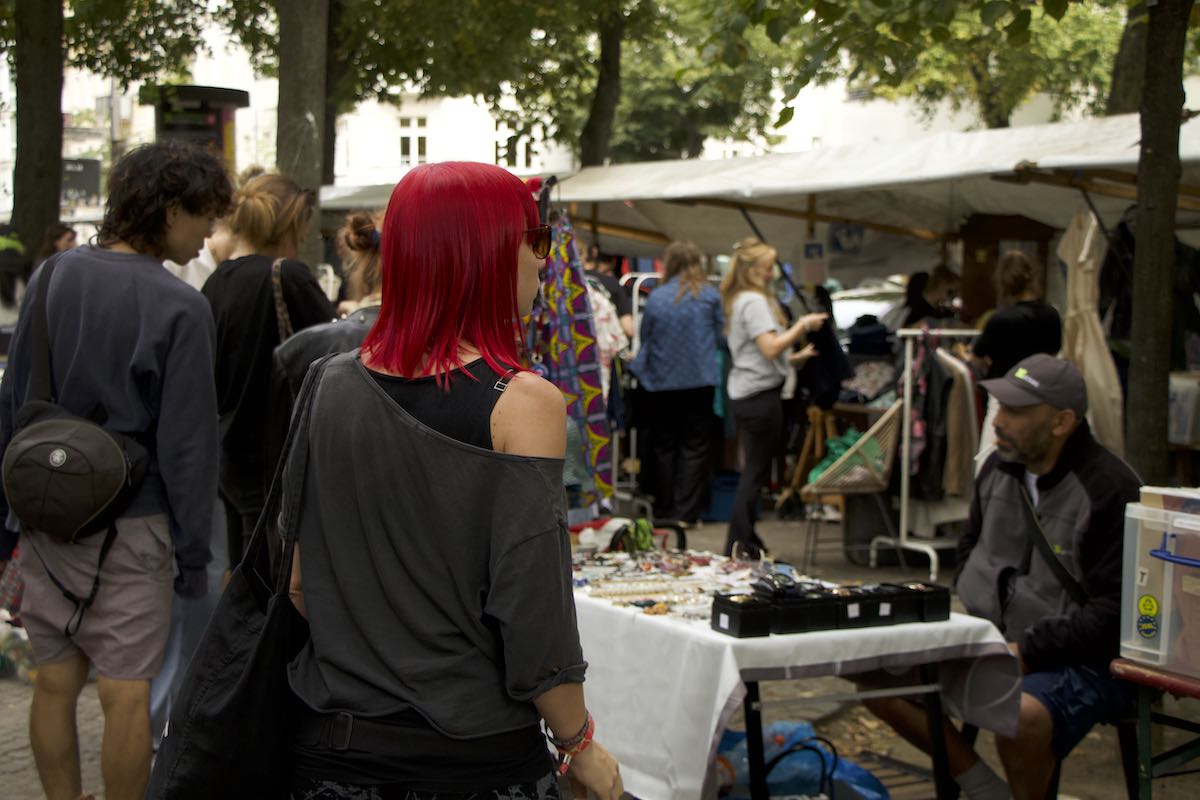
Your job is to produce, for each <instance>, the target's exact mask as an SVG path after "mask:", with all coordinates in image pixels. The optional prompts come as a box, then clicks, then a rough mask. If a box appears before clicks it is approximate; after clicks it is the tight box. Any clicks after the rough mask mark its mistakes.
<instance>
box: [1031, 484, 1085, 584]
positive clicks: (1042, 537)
mask: <svg viewBox="0 0 1200 800" xmlns="http://www.w3.org/2000/svg"><path fill="white" fill-rule="evenodd" d="M1020 490H1021V498H1022V499H1023V500H1024V501H1025V503H1024V505H1025V510H1026V511H1027V512H1029V519H1030V520H1031V521H1032V522H1033V527H1032V528H1026V529H1025V533H1026V534H1027V535H1028V536H1029V539H1030V541H1032V542H1033V545H1034V548H1035V549H1036V550H1037V551H1038V555H1040V556H1041V557H1042V559H1043V560H1044V561H1045V562H1046V564H1047V565H1048V566H1049V567H1050V571H1051V572H1053V573H1054V577H1056V578H1058V582H1059V583H1061V584H1062V587H1063V588H1064V589H1066V590H1067V594H1069V595H1071V599H1072V600H1074V601H1075V603H1076V605H1080V606H1082V605H1083V604H1084V603H1086V602H1087V601H1088V593H1087V590H1086V589H1084V588H1083V586H1081V585H1080V583H1079V581H1077V580H1076V579H1075V576H1074V575H1072V574H1071V572H1070V570H1068V569H1067V568H1066V567H1065V566H1063V563H1062V561H1060V560H1059V558H1058V556H1057V555H1056V554H1055V552H1054V549H1053V548H1052V547H1051V546H1050V542H1049V541H1047V540H1046V532H1045V531H1043V530H1042V523H1041V522H1040V521H1038V516H1037V510H1036V509H1034V507H1033V500H1031V499H1030V498H1029V492H1027V491H1025V487H1024V486H1021V487H1020Z"/></svg>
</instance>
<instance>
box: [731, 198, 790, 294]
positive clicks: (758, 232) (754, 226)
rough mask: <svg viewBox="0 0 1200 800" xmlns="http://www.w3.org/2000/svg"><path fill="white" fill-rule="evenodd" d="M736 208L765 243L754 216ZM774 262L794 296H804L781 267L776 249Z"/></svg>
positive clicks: (765, 241) (765, 239)
mask: <svg viewBox="0 0 1200 800" xmlns="http://www.w3.org/2000/svg"><path fill="white" fill-rule="evenodd" d="M738 210H739V211H741V212H742V216H743V217H745V218H746V224H747V225H749V226H750V230H752V231H754V235H755V236H757V237H758V240H759V241H760V242H762V243H763V244H767V237H765V236H763V233H762V231H761V230H759V228H758V225H756V224H755V222H754V217H752V216H750V212H749V211H747V210H746V209H744V208H740V207H739V208H738ZM775 264H776V266H778V267H779V274H780V275H782V276H783V279H784V280H785V281H787V285H788V286H790V287H792V291H793V292H795V293H796V296H797V297H801V298H802V297H804V293H803V292H801V291H800V287H799V286H797V285H796V282H795V281H794V280H792V276H791V275H788V273H787V270H786V269H784V268H783V262H782V261H780V260H779V252H778V251H776V253H775Z"/></svg>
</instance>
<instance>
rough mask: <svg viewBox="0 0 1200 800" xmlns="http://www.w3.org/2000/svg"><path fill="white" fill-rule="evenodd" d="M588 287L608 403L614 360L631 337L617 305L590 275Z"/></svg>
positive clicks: (602, 382) (601, 373)
mask: <svg viewBox="0 0 1200 800" xmlns="http://www.w3.org/2000/svg"><path fill="white" fill-rule="evenodd" d="M587 287H588V303H590V304H591V307H592V321H593V322H594V324H595V326H596V351H597V352H598V353H599V355H600V378H601V389H602V390H603V392H604V402H605V403H607V402H608V399H609V393H610V390H611V384H612V373H613V361H614V360H615V359H616V357H617V354H618V353H620V352H621V351H622V350H624V349H625V348H626V347H628V346H629V338H628V337H627V336H626V335H625V331H624V330H622V328H621V322H620V320H619V319H618V318H617V307H616V306H615V305H613V301H612V300H610V299H609V298H608V293H607V292H605V291H604V290H603V289H602V288H601V287H600V286H599V284H597V283H596V282H594V281H593V280H592V279H591V278H590V277H589V278H588V281H587ZM619 390H620V388H619V387H618V391H619Z"/></svg>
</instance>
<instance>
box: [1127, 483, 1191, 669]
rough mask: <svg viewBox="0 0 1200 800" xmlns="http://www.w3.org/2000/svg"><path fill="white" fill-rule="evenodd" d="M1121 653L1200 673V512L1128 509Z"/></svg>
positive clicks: (1134, 506) (1133, 505) (1132, 506)
mask: <svg viewBox="0 0 1200 800" xmlns="http://www.w3.org/2000/svg"><path fill="white" fill-rule="evenodd" d="M1124 569H1125V573H1124V576H1123V580H1122V590H1121V655H1122V656H1124V657H1125V658H1129V659H1132V660H1134V661H1140V662H1142V663H1145V664H1151V665H1153V666H1156V667H1161V668H1163V669H1166V670H1169V671H1171V672H1178V673H1180V674H1183V675H1190V676H1192V677H1196V678H1200V514H1189V513H1185V512H1182V511H1171V510H1167V509H1161V508H1152V507H1150V506H1146V505H1142V504H1141V503H1131V504H1130V505H1128V506H1127V507H1126V509H1125V562H1124Z"/></svg>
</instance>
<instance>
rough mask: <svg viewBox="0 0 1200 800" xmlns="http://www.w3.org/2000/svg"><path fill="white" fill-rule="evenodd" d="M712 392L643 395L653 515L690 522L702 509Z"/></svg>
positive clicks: (708, 388) (706, 389)
mask: <svg viewBox="0 0 1200 800" xmlns="http://www.w3.org/2000/svg"><path fill="white" fill-rule="evenodd" d="M712 404H713V387H711V386H701V387H699V388H697V389H677V390H672V391H666V392H647V393H646V405H647V406H648V408H647V411H648V412H649V417H650V418H649V420H648V421H649V425H650V430H651V431H652V434H651V440H652V442H653V448H654V466H655V472H654V477H655V495H654V516H656V517H659V518H661V519H677V520H683V521H685V522H695V521H696V520H698V519H700V515H701V514H703V513H704V511H705V510H706V509H705V507H704V498H705V488H706V487H705V484H706V483H707V478H708V450H709V445H710V443H711V441H712V436H711V434H712V421H713V413H712Z"/></svg>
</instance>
